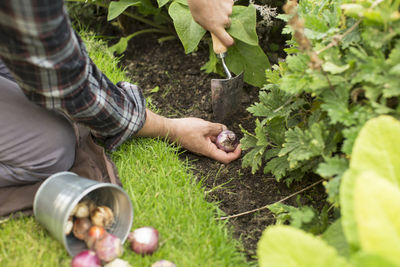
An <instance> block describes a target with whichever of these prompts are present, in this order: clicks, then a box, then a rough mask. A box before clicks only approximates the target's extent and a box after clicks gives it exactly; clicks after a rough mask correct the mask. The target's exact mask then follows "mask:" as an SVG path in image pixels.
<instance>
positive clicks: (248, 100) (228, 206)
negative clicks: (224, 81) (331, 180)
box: [123, 35, 325, 261]
mask: <svg viewBox="0 0 400 267" xmlns="http://www.w3.org/2000/svg"><path fill="white" fill-rule="evenodd" d="M207 60H208V46H207V44H203V43H202V44H201V45H200V47H199V50H198V51H197V52H196V53H192V54H190V55H186V54H185V53H184V50H183V47H182V45H181V44H180V43H179V41H178V40H176V41H168V42H164V43H162V44H160V43H158V42H157V39H156V37H155V36H151V35H147V36H143V37H140V38H137V39H134V40H131V41H130V43H129V49H128V51H127V52H126V54H125V56H124V58H123V64H124V66H126V67H127V72H128V75H129V76H130V77H131V78H132V80H133V81H135V82H137V84H138V85H139V86H140V87H141V88H142V90H143V92H144V94H145V95H146V96H147V97H149V98H150V99H151V101H150V102H151V105H153V106H154V107H156V108H157V109H158V113H159V114H162V115H165V116H168V117H186V116H194V117H199V118H202V119H206V120H211V121H213V116H212V107H211V89H210V81H211V79H212V78H220V77H219V76H216V75H215V74H206V73H204V72H203V71H201V70H200V67H201V66H202V65H203V64H205V63H206V62H207ZM157 86H158V87H159V89H158V91H157V90H153V89H154V88H156V87H157ZM154 91H157V92H154ZM244 91H245V93H244V97H243V99H242V106H241V107H238V108H239V109H240V110H239V112H238V115H237V117H236V118H235V120H234V122H233V123H231V124H228V125H227V126H228V128H229V129H231V130H233V131H234V132H235V133H236V134H237V135H238V136H239V137H242V136H243V135H242V133H241V131H240V128H239V125H242V126H243V127H244V128H245V129H246V130H248V131H250V132H253V128H254V118H253V117H252V116H251V114H250V113H248V112H247V111H246V108H247V107H248V106H250V105H251V104H252V103H254V102H256V101H258V89H257V88H254V87H252V86H249V85H246V84H245V86H244ZM245 153H246V151H243V152H242V156H243V155H244V154H245ZM182 157H184V158H185V157H187V158H189V160H190V163H191V165H192V167H193V173H194V174H195V175H196V177H197V178H198V179H200V180H202V181H203V184H204V190H205V191H206V192H208V193H207V199H208V200H209V201H213V202H217V203H218V205H219V207H220V209H221V210H222V211H223V212H224V213H225V214H226V215H234V214H238V213H242V212H246V211H250V210H253V209H257V208H260V207H264V206H265V205H267V204H272V203H274V202H276V201H278V200H280V199H282V198H284V197H286V196H289V195H291V194H293V193H294V192H297V191H299V190H301V189H303V188H305V187H306V186H308V185H310V184H312V183H313V182H315V178H311V177H310V178H305V179H303V181H302V182H301V183H294V184H292V185H291V186H290V188H288V187H287V186H286V184H284V183H278V182H277V181H276V180H275V178H274V177H272V176H271V175H266V174H263V173H262V170H261V171H258V172H257V173H255V174H252V173H251V170H250V169H249V168H246V169H244V168H242V160H241V159H238V160H236V161H235V162H232V163H230V164H228V165H224V164H220V163H218V162H216V161H214V160H210V159H208V158H205V157H199V156H197V155H194V154H191V153H189V152H185V153H183V154H182ZM300 196H301V202H302V203H304V204H308V205H313V206H316V207H321V205H322V203H323V202H324V199H325V195H324V188H323V186H322V185H319V186H317V187H314V188H313V189H310V190H307V191H306V192H304V193H302V194H300ZM310 196H311V197H310ZM295 199H296V198H295V197H293V198H291V199H289V200H287V201H285V202H284V203H285V204H292V205H296V201H295ZM274 221H275V218H274V216H273V214H271V212H269V210H268V209H262V210H260V211H258V212H252V213H250V214H247V215H244V216H239V217H236V218H232V219H229V225H230V226H231V227H232V231H233V234H234V236H235V238H237V239H239V240H240V241H241V243H242V244H243V248H244V253H245V254H246V255H247V257H248V259H249V261H253V260H255V254H256V248H257V242H258V240H259V238H260V236H261V234H262V231H263V230H264V229H265V228H266V227H267V226H268V225H271V224H273V223H274Z"/></svg>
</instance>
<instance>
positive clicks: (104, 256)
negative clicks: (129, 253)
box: [94, 234, 123, 262]
mask: <svg viewBox="0 0 400 267" xmlns="http://www.w3.org/2000/svg"><path fill="white" fill-rule="evenodd" d="M94 251H95V252H96V254H97V256H98V257H99V258H100V260H102V261H104V262H110V261H112V260H114V259H116V258H118V257H119V256H121V255H122V253H123V246H122V242H121V240H120V239H119V238H118V237H116V236H115V235H113V234H106V235H105V236H104V237H103V238H102V239H99V240H97V241H96V243H95V244H94Z"/></svg>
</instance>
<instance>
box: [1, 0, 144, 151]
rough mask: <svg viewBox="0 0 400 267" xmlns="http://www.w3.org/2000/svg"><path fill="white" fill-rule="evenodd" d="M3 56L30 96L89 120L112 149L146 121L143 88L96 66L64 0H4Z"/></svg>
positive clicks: (95, 133) (80, 120) (86, 122)
mask: <svg viewBox="0 0 400 267" xmlns="http://www.w3.org/2000/svg"><path fill="white" fill-rule="evenodd" d="M0 58H1V59H2V60H3V61H4V63H5V64H6V65H7V67H8V68H9V70H10V72H11V73H12V75H13V77H14V78H15V80H16V82H17V83H18V84H19V85H20V87H21V88H22V90H23V91H24V93H25V95H26V96H27V97H28V98H29V99H30V100H31V101H33V102H35V103H36V104H38V105H40V106H43V107H44V108H46V109H49V110H53V111H55V112H58V113H62V114H64V115H65V116H66V117H68V118H69V119H70V120H72V121H74V122H77V123H81V124H84V125H86V126H87V127H89V128H90V129H91V132H92V134H93V136H95V138H96V139H97V140H98V141H99V142H101V143H103V144H104V145H105V147H106V148H107V149H110V150H112V149H114V148H116V147H117V146H119V145H120V144H121V143H123V142H124V141H125V140H127V139H128V138H130V137H131V136H132V135H134V134H135V133H136V132H138V131H139V130H140V129H141V128H142V127H143V125H144V122H145V119H146V103H145V99H144V97H143V95H142V93H141V91H140V89H139V88H138V87H136V86H134V85H131V84H129V83H121V84H117V85H115V84H113V83H112V82H111V81H110V80H109V79H108V78H107V77H106V76H105V75H104V74H103V73H102V72H101V71H100V70H99V69H98V68H97V67H96V65H95V64H94V63H93V62H92V61H91V59H90V58H89V56H88V54H87V52H86V48H85V45H84V44H83V42H82V40H81V39H80V38H79V36H78V35H77V34H75V32H74V31H73V30H72V27H71V23H70V21H69V18H68V14H67V12H66V10H65V7H64V3H63V1H61V0H36V1H33V0H32V1H26V0H25V1H23V0H2V1H0Z"/></svg>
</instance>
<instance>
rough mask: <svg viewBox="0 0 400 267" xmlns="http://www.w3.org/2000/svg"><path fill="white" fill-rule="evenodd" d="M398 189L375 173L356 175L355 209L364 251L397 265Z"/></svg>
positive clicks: (399, 239)
mask: <svg viewBox="0 0 400 267" xmlns="http://www.w3.org/2000/svg"><path fill="white" fill-rule="evenodd" d="M399 204H400V189H399V188H398V187H396V186H394V185H393V184H392V183H391V182H389V181H388V180H386V179H384V178H383V177H379V175H378V174H376V173H374V172H363V173H361V174H360V175H359V176H358V177H357V178H356V183H355V187H354V212H355V217H356V221H357V230H358V235H359V239H360V244H361V248H362V250H363V251H366V252H369V253H374V254H377V255H380V256H382V257H384V258H386V259H388V260H390V261H392V262H393V263H395V264H397V265H400V257H399V255H400V205H399Z"/></svg>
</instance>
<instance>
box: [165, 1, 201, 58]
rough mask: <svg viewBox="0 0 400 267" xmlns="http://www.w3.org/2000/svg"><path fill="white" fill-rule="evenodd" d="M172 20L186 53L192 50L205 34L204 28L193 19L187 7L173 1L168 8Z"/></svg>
mask: <svg viewBox="0 0 400 267" xmlns="http://www.w3.org/2000/svg"><path fill="white" fill-rule="evenodd" d="M168 12H169V15H170V16H171V17H172V19H173V21H174V26H175V29H176V32H177V33H178V36H179V39H180V40H181V42H182V44H183V47H184V48H185V52H186V53H190V52H193V51H194V50H195V49H196V48H197V45H198V44H199V42H200V40H201V38H203V35H204V34H205V32H206V30H204V29H203V28H202V27H201V26H200V25H199V24H197V22H195V21H194V20H193V17H192V15H191V13H190V10H189V7H187V6H184V5H182V4H179V3H177V2H173V3H172V4H171V5H170V6H169V9H168Z"/></svg>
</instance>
